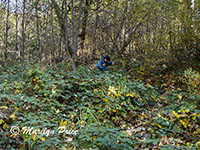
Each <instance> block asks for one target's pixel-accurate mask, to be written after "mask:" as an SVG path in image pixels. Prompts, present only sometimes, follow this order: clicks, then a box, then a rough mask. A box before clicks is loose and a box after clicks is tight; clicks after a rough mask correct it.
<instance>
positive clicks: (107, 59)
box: [96, 56, 112, 71]
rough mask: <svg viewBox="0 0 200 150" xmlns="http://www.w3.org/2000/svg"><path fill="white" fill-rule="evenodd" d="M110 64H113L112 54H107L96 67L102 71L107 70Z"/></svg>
mask: <svg viewBox="0 0 200 150" xmlns="http://www.w3.org/2000/svg"><path fill="white" fill-rule="evenodd" d="M109 65H112V62H111V61H110V56H105V57H102V58H101V60H100V61H99V62H98V64H97V66H96V67H97V69H99V70H101V71H107V67H108V66H109Z"/></svg>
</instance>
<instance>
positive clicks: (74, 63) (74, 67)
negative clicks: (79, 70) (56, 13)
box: [71, 0, 76, 72]
mask: <svg viewBox="0 0 200 150" xmlns="http://www.w3.org/2000/svg"><path fill="white" fill-rule="evenodd" d="M71 3H72V32H73V42H72V44H73V57H72V60H73V70H74V72H76V39H75V38H76V35H75V34H76V33H75V18H74V0H72V1H71Z"/></svg>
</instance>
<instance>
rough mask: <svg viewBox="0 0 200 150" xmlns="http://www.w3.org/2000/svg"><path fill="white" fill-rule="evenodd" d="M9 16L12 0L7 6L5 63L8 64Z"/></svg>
mask: <svg viewBox="0 0 200 150" xmlns="http://www.w3.org/2000/svg"><path fill="white" fill-rule="evenodd" d="M9 15H10V0H8V4H7V14H6V33H5V43H4V45H5V51H4V61H5V63H6V62H7V57H8V56H7V55H8V31H9V24H8V23H9V21H8V19H9Z"/></svg>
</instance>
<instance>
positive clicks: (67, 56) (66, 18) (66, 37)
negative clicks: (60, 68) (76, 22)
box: [61, 0, 69, 59]
mask: <svg viewBox="0 0 200 150" xmlns="http://www.w3.org/2000/svg"><path fill="white" fill-rule="evenodd" d="M67 7H68V3H67V0H65V21H66V22H65V33H66V34H65V39H66V40H65V43H66V46H65V53H66V59H69V42H68V41H69V39H68V38H69V37H68V36H69V33H68V13H67ZM61 34H62V33H61Z"/></svg>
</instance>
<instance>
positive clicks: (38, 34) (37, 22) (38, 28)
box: [36, 0, 42, 65]
mask: <svg viewBox="0 0 200 150" xmlns="http://www.w3.org/2000/svg"><path fill="white" fill-rule="evenodd" d="M38 5H39V0H37V2H36V27H37V43H38V50H39V58H40V65H41V64H42V50H41V45H40V43H41V42H40V26H39V25H40V20H39V15H38Z"/></svg>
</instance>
